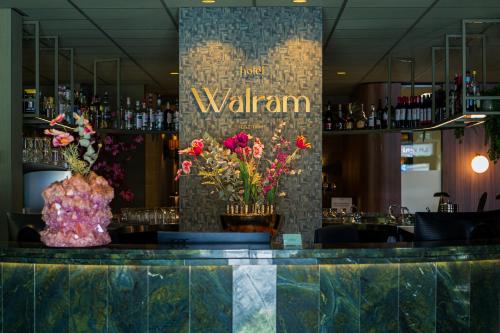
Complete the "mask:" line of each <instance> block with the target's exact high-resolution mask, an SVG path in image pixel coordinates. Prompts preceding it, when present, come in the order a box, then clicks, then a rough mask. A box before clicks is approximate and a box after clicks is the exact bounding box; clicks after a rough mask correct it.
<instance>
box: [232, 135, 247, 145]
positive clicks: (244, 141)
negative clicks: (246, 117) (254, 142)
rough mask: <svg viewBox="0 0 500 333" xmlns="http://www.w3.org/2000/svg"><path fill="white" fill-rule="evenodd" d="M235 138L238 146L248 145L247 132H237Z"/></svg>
mask: <svg viewBox="0 0 500 333" xmlns="http://www.w3.org/2000/svg"><path fill="white" fill-rule="evenodd" d="M235 138H236V141H237V143H238V146H240V147H241V148H245V147H246V146H247V145H248V134H246V133H245V132H240V133H238V134H236V137H235Z"/></svg>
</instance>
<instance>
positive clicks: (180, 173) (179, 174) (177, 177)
mask: <svg viewBox="0 0 500 333" xmlns="http://www.w3.org/2000/svg"><path fill="white" fill-rule="evenodd" d="M181 176H182V169H179V170H177V175H176V176H175V181H178V180H179V178H181Z"/></svg>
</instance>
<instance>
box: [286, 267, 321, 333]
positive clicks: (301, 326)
mask: <svg viewBox="0 0 500 333" xmlns="http://www.w3.org/2000/svg"><path fill="white" fill-rule="evenodd" d="M319 303H320V285H319V266H317V265H310V266H302V265H301V266H293V265H287V266H278V275H277V302H276V320H277V323H276V327H277V329H276V331H277V332H283V333H284V332H303V333H306V332H317V331H318V330H319V318H320V311H319Z"/></svg>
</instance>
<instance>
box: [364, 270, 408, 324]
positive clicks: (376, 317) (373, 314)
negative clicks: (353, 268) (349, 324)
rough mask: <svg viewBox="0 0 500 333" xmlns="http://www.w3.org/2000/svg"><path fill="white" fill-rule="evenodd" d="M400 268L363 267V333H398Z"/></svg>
mask: <svg viewBox="0 0 500 333" xmlns="http://www.w3.org/2000/svg"><path fill="white" fill-rule="evenodd" d="M398 266H399V264H391V263H387V264H386V263H381V264H362V265H360V268H359V269H360V298H361V302H360V303H361V304H360V311H361V318H360V327H361V328H360V331H361V332H363V333H365V332H366V333H371V332H384V333H391V332H398V310H399V309H398V297H399V295H398Z"/></svg>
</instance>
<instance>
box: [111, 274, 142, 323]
mask: <svg viewBox="0 0 500 333" xmlns="http://www.w3.org/2000/svg"><path fill="white" fill-rule="evenodd" d="M147 296H148V293H147V267H146V266H109V268H108V332H110V333H111V332H146V331H147V327H148V324H147V319H148V318H147Z"/></svg>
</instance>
